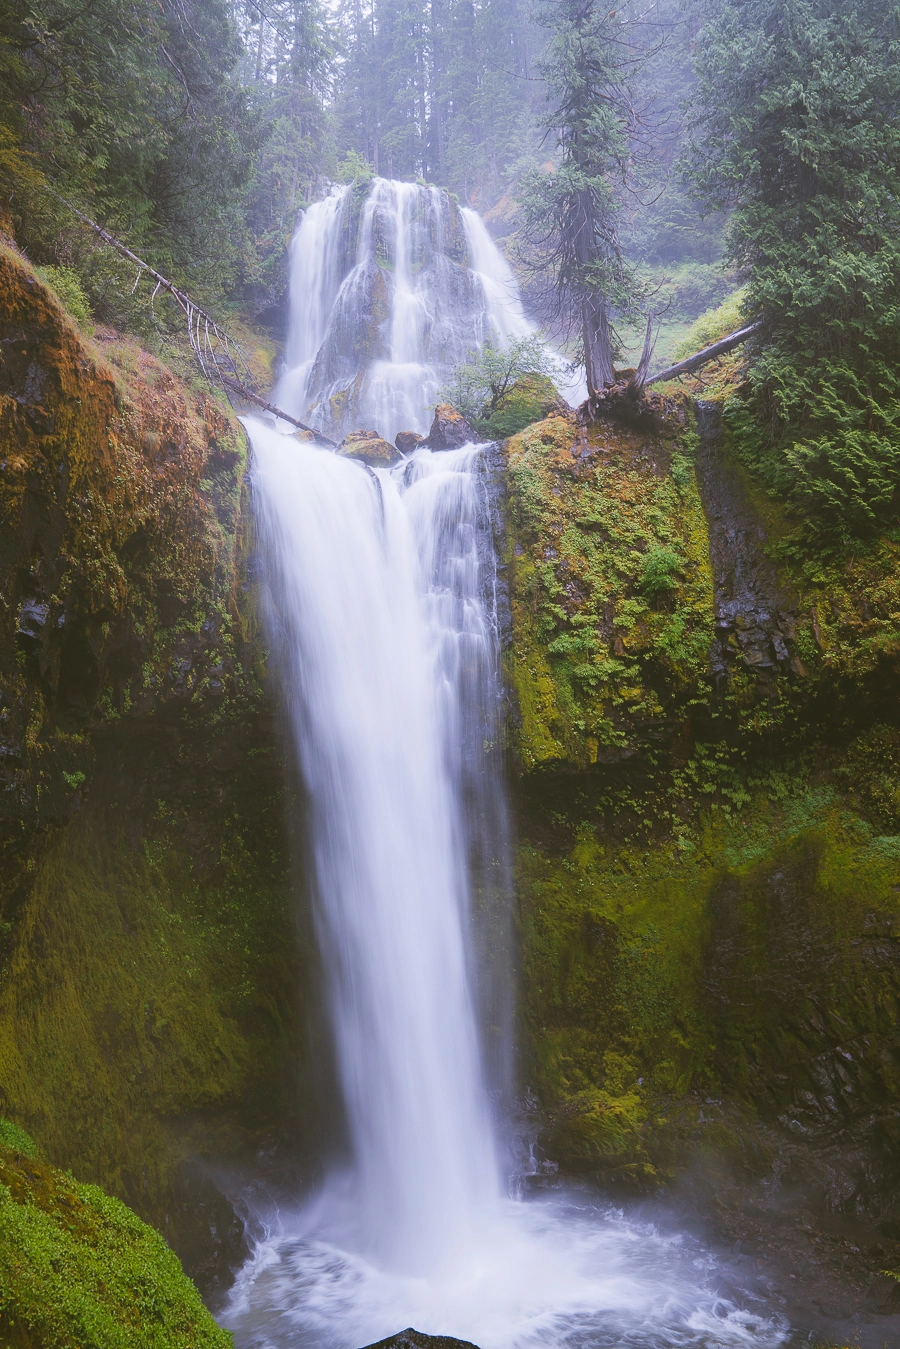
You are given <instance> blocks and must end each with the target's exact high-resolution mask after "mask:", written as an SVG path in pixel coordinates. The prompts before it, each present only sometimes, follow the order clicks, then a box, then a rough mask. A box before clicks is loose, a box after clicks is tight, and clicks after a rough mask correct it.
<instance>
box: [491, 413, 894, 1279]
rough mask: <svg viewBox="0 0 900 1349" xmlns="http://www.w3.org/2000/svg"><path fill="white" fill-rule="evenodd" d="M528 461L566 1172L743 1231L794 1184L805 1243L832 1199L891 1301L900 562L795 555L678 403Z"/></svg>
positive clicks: (531, 1029) (530, 821) (538, 433)
mask: <svg viewBox="0 0 900 1349" xmlns="http://www.w3.org/2000/svg"><path fill="white" fill-rule="evenodd" d="M651 414H652V415H651ZM504 449H505V457H506V461H507V466H508V468H507V474H506V482H507V490H508V502H507V509H506V535H505V540H504V547H505V554H506V555H505V561H506V575H507V578H508V589H509V595H510V609H511V614H512V631H511V636H510V640H509V643H508V648H507V654H506V661H507V668H508V673H509V683H510V685H511V688H512V690H513V691H514V693H515V695H516V704H517V705H516V706H515V708H514V711H513V715H512V717H511V735H510V740H511V745H510V748H511V751H512V755H513V759H514V761H515V764H516V777H517V781H518V788H517V792H518V805H519V809H518V819H519V830H520V842H519V850H518V876H519V897H520V904H521V922H522V933H523V960H524V973H523V981H522V999H523V1004H524V1010H525V1018H526V1023H527V1061H526V1065H525V1076H526V1077H527V1078H529V1079H530V1081H531V1082H532V1084H533V1085H534V1086H535V1087H536V1089H537V1095H538V1096H539V1098H540V1108H539V1110H538V1112H537V1116H536V1125H537V1127H539V1128H540V1129H541V1134H540V1137H541V1143H542V1147H543V1149H544V1152H545V1155H546V1158H547V1159H548V1162H552V1163H554V1164H557V1165H560V1166H562V1167H564V1168H570V1169H575V1170H578V1171H585V1172H588V1173H592V1174H595V1175H599V1176H602V1177H603V1178H604V1180H605V1183H607V1184H612V1185H613V1186H622V1187H624V1188H626V1189H630V1190H632V1191H634V1190H637V1191H643V1192H644V1193H654V1192H656V1191H657V1189H658V1187H659V1186H660V1184H667V1185H671V1184H675V1185H676V1186H677V1185H678V1184H679V1183H681V1181H682V1180H683V1178H684V1177H686V1176H691V1177H692V1181H691V1185H692V1187H693V1193H694V1195H695V1197H696V1196H697V1195H702V1196H703V1207H704V1208H705V1211H706V1213H707V1215H708V1214H709V1213H710V1212H712V1213H714V1214H716V1215H717V1220H718V1221H719V1222H720V1226H721V1228H722V1229H723V1231H724V1232H725V1234H728V1235H731V1236H740V1235H741V1234H742V1231H743V1227H745V1226H746V1221H747V1220H746V1215H747V1214H748V1213H749V1212H751V1211H753V1210H754V1206H756V1207H757V1208H761V1209H767V1210H768V1211H769V1212H770V1214H771V1211H772V1209H773V1206H775V1207H777V1206H778V1204H780V1203H782V1202H784V1196H785V1195H787V1194H789V1193H793V1194H794V1196H795V1198H794V1201H792V1202H793V1203H794V1208H795V1224H796V1225H797V1232H793V1228H792V1229H791V1230H792V1232H793V1236H794V1237H797V1235H798V1232H799V1236H800V1238H801V1239H802V1241H807V1238H806V1237H805V1236H803V1233H804V1232H806V1231H807V1227H808V1225H809V1223H810V1222H811V1221H812V1219H811V1217H810V1214H811V1213H812V1212H815V1213H816V1214H817V1215H818V1217H817V1219H816V1222H819V1221H821V1222H832V1223H833V1222H834V1221H836V1217H835V1215H843V1219H844V1220H846V1221H848V1222H860V1223H861V1224H862V1229H864V1230H865V1233H867V1237H866V1239H867V1241H868V1242H869V1243H874V1244H870V1246H869V1255H868V1257H867V1259H868V1264H867V1265H866V1267H865V1269H864V1270H863V1271H862V1272H861V1273H860V1272H857V1276H854V1277H858V1279H859V1280H861V1281H862V1283H865V1282H866V1281H867V1280H868V1281H869V1283H870V1284H871V1285H872V1287H870V1288H869V1290H868V1293H867V1296H870V1297H871V1298H874V1300H875V1302H878V1300H879V1299H880V1300H881V1302H885V1303H886V1305H887V1304H889V1303H890V1297H891V1286H890V1283H889V1281H888V1280H887V1279H886V1278H884V1277H882V1276H880V1275H879V1274H878V1270H880V1269H884V1268H885V1267H886V1266H888V1267H890V1268H896V1267H897V1263H898V1256H900V1246H898V1245H897V1239H898V1238H900V1226H898V1218H900V1213H898V1211H897V1207H896V1195H897V1193H898V1190H897V1183H898V1179H900V1176H898V1173H897V1165H896V1163H897V1157H898V1155H900V1152H898V1143H900V1134H898V1124H897V1121H898V1119H900V1110H898V1106H900V1042H898V1039H897V1034H896V1025H897V1013H898V1010H900V832H898V830H900V814H898V810H897V807H896V804H895V803H896V802H897V801H900V794H898V793H900V773H898V759H897V748H896V747H897V745H898V743H900V741H898V732H897V731H896V729H895V728H894V725H895V717H896V713H895V711H894V702H895V698H896V690H897V663H896V662H897V652H898V650H900V647H898V638H900V627H898V619H897V614H898V613H900V605H898V603H897V601H898V599H900V583H898V569H897V561H898V558H897V547H898V546H897V544H896V542H895V541H894V540H892V539H882V540H879V541H877V542H875V543H873V545H872V546H871V547H870V548H869V549H866V550H865V551H863V550H860V551H859V553H858V554H857V556H855V557H853V558H848V559H845V560H844V561H842V562H840V563H838V562H836V561H835V562H831V563H827V564H826V563H823V562H822V561H821V560H814V559H812V558H807V557H804V556H802V554H800V555H798V552H797V550H796V549H794V550H793V552H788V553H785V552H784V550H782V554H781V555H779V550H778V547H777V544H778V540H779V537H781V536H782V535H783V533H784V528H783V522H782V520H781V517H780V515H779V509H778V506H777V503H773V502H771V501H769V500H767V499H765V498H764V497H762V495H761V494H760V493H758V492H757V490H756V489H755V486H754V484H753V482H752V480H751V479H750V478H749V477H748V476H747V474H746V473H745V471H744V470H743V468H742V467H741V462H740V454H739V450H740V446H739V445H738V444H736V441H735V435H734V433H733V432H730V431H729V430H728V429H727V427H726V428H725V429H723V426H722V422H721V418H720V416H719V410H718V409H717V408H715V407H713V406H706V407H704V406H702V405H701V406H700V408H699V409H695V408H694V407H693V406H692V405H691V404H690V402H689V401H688V400H686V399H684V398H683V397H681V398H678V397H672V398H668V399H663V398H656V399H654V400H653V405H652V407H651V409H650V410H649V412H648V411H647V410H645V413H644V415H642V416H641V417H640V418H638V419H631V420H629V421H627V422H624V423H623V422H621V421H619V422H615V421H612V420H610V421H607V422H605V423H600V424H597V425H595V426H591V427H588V428H585V427H583V426H581V425H579V424H578V423H577V422H576V420H575V419H574V418H568V419H567V418H552V419H550V420H548V421H545V422H542V423H539V424H538V425H535V426H532V427H530V428H529V429H528V430H527V431H525V432H523V433H522V434H521V435H519V436H516V437H514V438H513V439H512V440H511V441H508V442H507V443H506V445H505V447H504ZM754 1187H756V1188H754ZM777 1196H781V1198H780V1199H779V1198H778V1197H777ZM801 1214H805V1216H804V1217H802V1221H801V1216H800V1215H801ZM779 1221H780V1219H779ZM804 1223H805V1224H806V1225H807V1226H803V1224H804ZM770 1226H771V1225H770ZM800 1228H802V1231H800ZM862 1229H861V1230H862ZM809 1230H810V1231H812V1230H813V1229H812V1228H810V1229H809ZM816 1230H817V1231H819V1232H821V1230H822V1229H821V1228H816ZM770 1239H771V1233H770ZM820 1239H821V1238H820ZM857 1239H858V1237H857ZM808 1241H809V1243H811V1242H812V1241H813V1238H812V1237H809V1239H808ZM815 1249H816V1248H814V1247H813V1246H812V1245H811V1244H810V1250H811V1251H814V1250H815ZM819 1255H821V1251H819ZM810 1258H811V1259H812V1257H810ZM890 1261H893V1262H894V1263H893V1264H891V1263H890ZM864 1263H865V1262H864ZM810 1280H811V1284H810V1286H812V1282H814V1279H813V1276H812V1275H811V1276H810ZM879 1280H880V1282H879ZM873 1281H874V1282H873ZM860 1286H862V1285H860ZM873 1289H874V1291H873ZM849 1296H850V1294H848V1297H849ZM860 1296H862V1294H860Z"/></svg>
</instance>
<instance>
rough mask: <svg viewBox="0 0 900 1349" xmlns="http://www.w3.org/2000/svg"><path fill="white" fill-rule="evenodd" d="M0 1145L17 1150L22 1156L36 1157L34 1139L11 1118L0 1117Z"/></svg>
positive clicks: (13, 1150) (36, 1150)
mask: <svg viewBox="0 0 900 1349" xmlns="http://www.w3.org/2000/svg"><path fill="white" fill-rule="evenodd" d="M0 1147H2V1148H9V1149H10V1150H11V1151H12V1152H19V1153H21V1154H22V1156H23V1157H31V1158H37V1156H38V1146H37V1143H35V1141H34V1139H33V1138H32V1137H31V1136H30V1135H29V1134H27V1133H26V1132H25V1130H24V1129H20V1128H19V1126H18V1124H13V1122H12V1120H8V1119H0Z"/></svg>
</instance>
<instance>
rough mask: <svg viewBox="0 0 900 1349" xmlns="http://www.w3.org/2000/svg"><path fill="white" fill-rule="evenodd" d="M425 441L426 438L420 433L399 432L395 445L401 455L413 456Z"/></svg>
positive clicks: (395, 438)
mask: <svg viewBox="0 0 900 1349" xmlns="http://www.w3.org/2000/svg"><path fill="white" fill-rule="evenodd" d="M424 439H425V437H424V436H420V435H419V433H418V431H398V432H397V434H396V436H395V437H394V444H395V445H396V446H397V449H398V450H399V451H400V453H401V454H412V452H413V450H414V449H416V447H417V446H419V445H421V444H422V442H423V440H424Z"/></svg>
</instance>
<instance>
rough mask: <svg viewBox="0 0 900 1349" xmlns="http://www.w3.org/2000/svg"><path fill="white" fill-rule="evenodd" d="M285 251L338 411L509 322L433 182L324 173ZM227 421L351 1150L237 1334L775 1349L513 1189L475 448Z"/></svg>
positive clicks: (651, 1235) (485, 577)
mask: <svg viewBox="0 0 900 1349" xmlns="http://www.w3.org/2000/svg"><path fill="white" fill-rule="evenodd" d="M292 266H293V273H292V290H291V294H292V323H291V335H290V341H289V345H288V352H287V365H286V370H285V374H284V376H283V378H282V381H281V385H280V387H279V390H278V394H277V398H278V402H279V404H280V405H282V406H284V407H285V409H286V410H292V411H296V412H297V413H298V414H300V415H302V416H304V417H309V418H311V419H314V420H316V421H317V422H318V424H319V425H320V426H322V427H323V428H325V427H327V428H328V429H329V430H331V431H332V432H333V431H335V430H341V429H344V430H346V429H351V428H352V427H353V426H360V425H363V426H369V427H373V428H374V429H377V430H378V431H379V432H381V434H382V435H386V436H393V435H394V434H395V433H396V431H398V430H406V429H411V430H416V429H419V430H424V429H425V428H426V426H427V422H428V419H429V406H428V405H429V402H430V401H431V402H433V395H434V391H435V390H436V389H437V387H438V386H439V383H440V381H441V380H442V379H443V378H445V377H446V373H447V371H448V369H449V367H450V366H451V365H452V363H453V361H454V360H456V359H459V357H460V356H461V355H463V354H465V352H466V351H468V350H470V349H471V347H472V345H473V343H477V342H480V341H482V340H483V339H484V337H485V335H486V334H487V333H489V332H493V333H494V334H495V336H496V339H497V340H498V341H504V340H507V339H508V338H509V336H510V335H515V334H516V333H520V332H524V331H527V330H528V321H527V319H526V318H525V316H524V314H523V312H522V307H521V303H520V300H519V297H518V294H517V292H516V289H515V283H514V280H513V278H512V275H511V273H510V272H509V269H508V267H507V266H506V264H505V262H504V261H503V259H502V258H501V257H500V255H499V253H498V252H497V250H496V249H495V248H494V246H493V244H492V243H491V241H490V239H489V238H488V236H487V233H486V231H485V230H484V226H483V225H482V224H481V222H480V221H479V220H478V218H477V217H475V216H474V215H473V214H472V213H470V212H469V213H467V212H458V211H457V210H456V208H455V207H454V206H453V204H452V202H451V201H450V199H449V198H448V197H447V195H446V194H445V193H441V192H438V190H437V189H434V188H423V187H418V186H416V185H413V184H400V183H388V182H386V181H385V180H381V179H376V180H374V182H373V184H372V185H371V187H370V189H369V191H368V193H367V195H366V196H365V198H364V199H362V198H361V197H359V196H358V195H357V189H350V188H347V189H340V190H336V191H335V192H333V193H332V194H331V195H330V196H328V197H327V198H326V199H325V200H324V201H322V202H320V203H318V204H317V205H315V206H313V207H311V208H310V210H309V211H308V212H307V213H306V216H305V217H304V220H303V222H302V224H301V226H300V228H299V230H298V233H297V236H296V239H295V241H294V246H293V260H292ZM247 428H248V431H249V433H250V436H251V439H252V442H253V448H254V470H253V488H254V500H255V503H256V510H257V514H258V519H259V525H260V538H261V548H262V552H263V555H264V559H265V564H266V573H267V582H268V592H269V604H270V623H271V632H272V644H273V648H274V650H275V652H276V654H277V658H278V661H279V669H280V671H281V677H282V680H283V682H284V695H285V701H286V705H287V709H288V712H289V715H290V724H291V726H292V728H293V734H294V738H295V742H296V749H297V756H298V762H299V765H300V768H301V771H302V774H303V778H304V781H305V784H306V788H307V791H308V796H309V802H310V812H311V821H310V830H311V838H312V850H313V860H314V871H315V875H314V878H313V879H314V889H315V918H316V931H317V936H318V941H319V946H320V950H321V958H322V962H323V967H324V972H325V984H326V988H327V999H328V1010H329V1016H330V1024H331V1029H332V1035H333V1042H334V1054H335V1060H336V1063H337V1072H338V1077H339V1083H340V1088H341V1094H342V1099H343V1106H344V1112H345V1117H346V1146H345V1147H344V1148H343V1150H342V1152H341V1153H340V1156H339V1159H338V1160H335V1161H334V1163H333V1165H332V1167H331V1169H330V1171H329V1173H328V1174H327V1176H326V1178H325V1180H324V1181H323V1182H322V1184H321V1185H320V1187H319V1189H318V1190H317V1192H316V1193H315V1194H314V1195H313V1196H312V1197H307V1198H306V1199H305V1200H304V1201H303V1202H302V1203H301V1202H300V1201H297V1202H296V1203H294V1204H290V1203H285V1202H284V1201H281V1202H280V1203H278V1204H275V1203H271V1204H269V1205H268V1206H259V1205H257V1209H256V1212H255V1215H254V1216H255V1221H256V1224H257V1231H258V1233H259V1237H258V1241H257V1244H256V1249H255V1252H254V1255H253V1257H252V1258H251V1260H250V1261H249V1262H248V1264H247V1265H246V1266H245V1268H244V1269H243V1271H242V1272H241V1274H240V1276H239V1278H238V1281H237V1284H236V1286H235V1289H234V1291H233V1294H232V1297H231V1301H230V1304H229V1306H228V1308H227V1310H226V1312H225V1314H224V1320H225V1322H226V1324H227V1325H228V1326H229V1327H230V1328H231V1329H232V1330H233V1331H234V1334H235V1339H236V1343H237V1345H238V1346H239V1347H240V1349H287V1347H288V1346H316V1347H317V1349H318V1347H319V1346H321V1349H357V1347H358V1346H360V1345H365V1344H370V1343H372V1342H373V1341H376V1340H378V1339H380V1338H382V1337H384V1336H387V1335H389V1334H391V1333H393V1332H394V1331H397V1330H400V1329H402V1328H403V1327H405V1326H408V1325H415V1326H416V1327H417V1328H418V1329H420V1330H424V1331H426V1332H430V1333H443V1334H449V1335H454V1336H457V1337H461V1338H466V1339H470V1340H473V1341H474V1342H475V1343H476V1344H478V1345H480V1346H482V1349H507V1346H509V1347H512V1346H519V1345H522V1346H524V1345H529V1344H541V1345H543V1344H547V1345H549V1344H554V1345H559V1344H567V1345H571V1346H573V1349H574V1346H582V1345H583V1346H589V1345H590V1346H607V1345H610V1346H611V1345H630V1346H642V1347H643V1349H675V1346H679V1347H683V1346H689V1345H690V1346H707V1347H709V1349H711V1347H712V1346H728V1347H729V1349H730V1347H731V1346H753V1349H775V1346H777V1345H779V1344H781V1343H783V1342H784V1340H785V1336H786V1328H785V1326H784V1324H783V1322H782V1320H781V1319H780V1318H779V1317H778V1316H777V1315H774V1314H773V1313H772V1312H771V1310H770V1309H766V1307H765V1306H764V1305H762V1304H761V1303H760V1302H758V1301H757V1300H756V1299H754V1298H753V1297H752V1296H751V1295H750V1294H749V1293H747V1292H740V1291H738V1290H735V1289H733V1288H729V1286H728V1280H727V1274H726V1272H725V1271H724V1270H723V1269H722V1268H721V1267H720V1265H719V1264H718V1263H717V1260H716V1258H715V1257H714V1255H713V1254H712V1253H710V1252H709V1251H708V1250H706V1249H704V1248H703V1246H702V1245H701V1244H699V1243H698V1242H697V1241H695V1240H694V1239H693V1238H690V1237H688V1236H686V1235H684V1234H674V1235H672V1234H667V1233H665V1232H662V1231H659V1230H657V1228H655V1227H654V1226H653V1225H652V1224H651V1223H649V1222H647V1221H639V1220H638V1219H635V1218H629V1217H627V1216H625V1215H624V1214H622V1213H621V1212H619V1211H617V1210H615V1209H613V1208H611V1207H609V1206H604V1204H603V1203H602V1202H601V1201H600V1200H598V1199H597V1198H596V1196H592V1195H591V1193H590V1192H588V1191H578V1190H569V1191H565V1190H563V1189H562V1188H559V1189H553V1190H549V1191H548V1190H544V1191H540V1190H539V1191H536V1192H535V1193H533V1194H531V1196H530V1197H519V1198H516V1197H514V1196H515V1194H516V1193H517V1186H516V1184H515V1178H514V1176H513V1175H511V1163H510V1155H511V1152H510V1148H509V1146H508V1138H507V1136H506V1132H505V1130H504V1126H503V1118H502V1116H503V1105H504V1102H505V1100H506V1088H507V1086H508V1083H507V1081H506V1072H507V1067H506V1065H507V1064H508V1056H506V1055H504V1053H503V1052H497V1049H496V1044H497V1042H498V1041H504V1040H506V1041H507V1042H508V1035H509V1032H508V1024H509V1018H508V1016H507V1011H506V1009H507V1008H508V1003H509V999H508V982H507V980H506V979H505V978H504V960H503V959H502V958H500V957H502V955H503V953H504V952H503V950H502V949H500V948H503V947H504V945H505V939H504V936H503V933H504V928H505V921H506V920H505V917H504V913H503V911H502V897H503V895H504V893H505V891H506V889H507V885H506V876H507V857H506V851H507V844H506V837H505V834H506V829H505V804H504V798H503V785H502V776H501V772H500V765H499V750H498V744H499V735H498V726H499V718H500V683H499V675H498V648H499V643H498V632H497V614H496V605H495V602H494V597H495V591H496V574H495V568H494V561H493V551H492V547H491V541H490V532H489V517H490V510H489V501H488V497H487V486H486V478H485V474H484V472H483V454H484V450H483V447H478V446H469V447H466V448H463V449H459V450H454V451H450V452H443V453H432V452H431V451H429V450H424V449H419V450H417V451H416V452H415V453H414V454H412V455H411V456H410V457H408V458H407V459H405V460H404V461H403V462H401V463H399V464H398V465H397V466H396V467H394V468H393V469H390V470H388V469H378V470H369V469H366V468H364V467H363V466H361V465H360V464H357V463H353V462H351V461H349V460H346V459H343V458H341V457H340V456H339V455H336V454H334V453H332V452H330V451H328V450H325V449H320V448H317V447H315V446H313V445H311V444H310V443H308V442H306V443H304V442H300V441H298V440H297V439H296V438H294V437H293V436H291V435H287V434H283V433H282V432H281V430H280V429H279V428H277V427H275V426H274V425H270V424H266V423H265V422H263V421H260V420H256V419H252V418H251V419H248V420H247ZM492 905H494V906H495V907H496V912H494V913H493V914H492V913H491V912H490V910H491V907H492ZM488 938H490V939H491V940H492V942H493V945H494V948H495V949H494V950H493V952H492V953H491V954H492V958H491V959H485V958H484V949H483V948H484V944H485V942H486V940H487V939H488ZM479 945H480V946H481V948H482V949H481V950H479ZM489 1042H492V1043H493V1046H494V1047H493V1048H492V1049H490V1050H488V1048H486V1045H487V1044H488V1043H489ZM507 1047H508V1046H507Z"/></svg>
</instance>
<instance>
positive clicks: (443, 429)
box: [422, 403, 478, 450]
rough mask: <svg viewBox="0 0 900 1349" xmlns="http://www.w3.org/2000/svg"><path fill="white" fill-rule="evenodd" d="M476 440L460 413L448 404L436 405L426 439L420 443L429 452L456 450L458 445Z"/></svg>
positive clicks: (476, 437) (474, 434)
mask: <svg viewBox="0 0 900 1349" xmlns="http://www.w3.org/2000/svg"><path fill="white" fill-rule="evenodd" d="M477 440H478V436H477V435H476V433H475V432H474V431H473V430H472V428H471V426H470V425H469V423H468V422H467V421H466V419H465V417H464V416H463V415H462V413H461V412H457V410H456V408H454V407H451V406H450V404H449V403H438V405H437V407H436V408H435V410H434V421H433V422H432V423H431V430H430V431H429V432H428V438H427V440H424V441H423V442H422V443H423V445H426V446H427V447H428V449H429V450H458V449H459V447H460V445H468V444H469V443H470V442H471V441H477Z"/></svg>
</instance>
